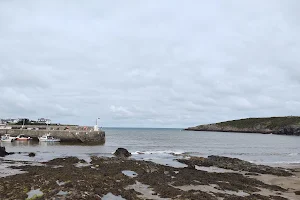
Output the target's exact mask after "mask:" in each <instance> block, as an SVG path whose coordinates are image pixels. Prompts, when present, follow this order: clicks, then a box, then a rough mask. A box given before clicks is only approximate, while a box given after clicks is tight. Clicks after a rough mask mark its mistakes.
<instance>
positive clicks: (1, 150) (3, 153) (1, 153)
mask: <svg viewBox="0 0 300 200" xmlns="http://www.w3.org/2000/svg"><path fill="white" fill-rule="evenodd" d="M6 155H9V153H7V152H6V151H5V147H0V157H4V156H6Z"/></svg>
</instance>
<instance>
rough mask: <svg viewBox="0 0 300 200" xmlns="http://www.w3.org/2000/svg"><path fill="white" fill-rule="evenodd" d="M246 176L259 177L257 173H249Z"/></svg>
mask: <svg viewBox="0 0 300 200" xmlns="http://www.w3.org/2000/svg"><path fill="white" fill-rule="evenodd" d="M245 175H246V176H259V174H258V173H254V172H249V173H246V174H245Z"/></svg>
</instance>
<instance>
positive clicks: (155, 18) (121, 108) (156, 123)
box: [0, 0, 300, 127]
mask: <svg viewBox="0 0 300 200" xmlns="http://www.w3.org/2000/svg"><path fill="white" fill-rule="evenodd" d="M298 7H299V2H298V1H296V0H291V1H284V0H275V1H273V0H266V1H258V0H254V1H248V0H245V1H237V0H230V1H222V2H220V1H209V2H208V1H185V2H183V1H168V0H167V1H144V2H140V1H131V2H124V1H111V2H106V1H96V0H92V1H88V2H81V1H68V0H66V1H59V0H54V1H50V0H49V1H38V0H29V1H26V2H25V1H21V0H16V1H0V109H1V116H0V117H19V116H28V117H32V118H38V117H49V118H52V120H53V121H57V122H62V123H76V124H92V123H93V122H94V119H95V118H96V117H101V123H102V125H103V126H143V127H161V126H162V127H186V126H192V125H197V124H201V123H211V122H216V121H222V120H229V119H235V118H242V117H260V116H274V115H299V112H298V110H299V109H300V100H299V97H300V96H299V95H298V94H297V92H296V91H299V89H300V83H299V80H300V79H299V74H300V71H299V69H300V68H299V66H298V65H299V59H298V55H299V50H300V37H299V35H300V22H299V20H298V18H299V17H300V16H299V13H298V10H297V8H298Z"/></svg>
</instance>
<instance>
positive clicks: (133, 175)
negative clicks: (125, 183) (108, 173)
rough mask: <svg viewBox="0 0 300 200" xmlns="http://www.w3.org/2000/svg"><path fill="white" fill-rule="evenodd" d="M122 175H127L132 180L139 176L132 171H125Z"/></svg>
mask: <svg viewBox="0 0 300 200" xmlns="http://www.w3.org/2000/svg"><path fill="white" fill-rule="evenodd" d="M122 173H123V174H124V175H126V176H129V177H131V178H133V177H137V176H138V174H137V173H136V172H134V171H130V170H123V171H122Z"/></svg>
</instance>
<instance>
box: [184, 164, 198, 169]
mask: <svg viewBox="0 0 300 200" xmlns="http://www.w3.org/2000/svg"><path fill="white" fill-rule="evenodd" d="M186 168H187V169H196V166H195V165H193V164H192V165H188V166H187V167H186Z"/></svg>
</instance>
